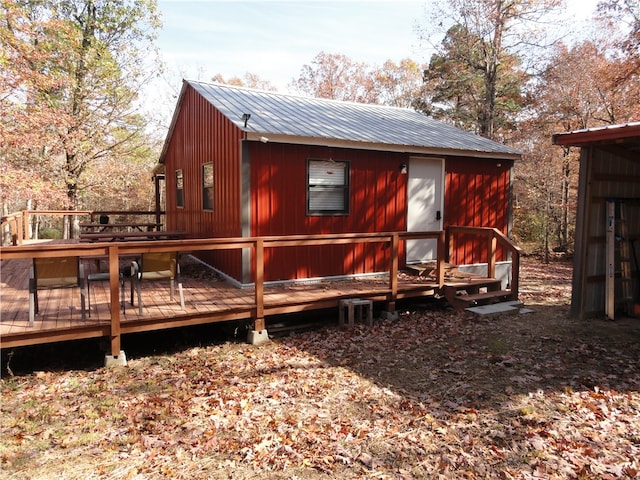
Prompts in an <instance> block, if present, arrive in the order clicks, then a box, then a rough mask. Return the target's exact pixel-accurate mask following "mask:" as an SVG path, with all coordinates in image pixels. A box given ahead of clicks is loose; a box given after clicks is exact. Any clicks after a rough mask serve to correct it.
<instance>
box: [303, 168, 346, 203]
mask: <svg viewBox="0 0 640 480" xmlns="http://www.w3.org/2000/svg"><path fill="white" fill-rule="evenodd" d="M307 213H308V214H310V215H341V214H347V213H349V163H348V162H345V161H336V160H309V161H308V163H307Z"/></svg>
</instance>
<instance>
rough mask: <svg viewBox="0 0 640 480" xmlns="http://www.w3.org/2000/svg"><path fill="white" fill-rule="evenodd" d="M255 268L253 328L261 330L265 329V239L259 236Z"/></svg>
mask: <svg viewBox="0 0 640 480" xmlns="http://www.w3.org/2000/svg"><path fill="white" fill-rule="evenodd" d="M254 250H255V255H254V258H255V260H254V270H255V272H256V273H255V275H256V279H255V303H256V312H255V315H254V318H253V329H254V330H255V331H256V332H260V331H262V330H264V329H265V322H264V239H262V238H257V239H256V241H255V245H254Z"/></svg>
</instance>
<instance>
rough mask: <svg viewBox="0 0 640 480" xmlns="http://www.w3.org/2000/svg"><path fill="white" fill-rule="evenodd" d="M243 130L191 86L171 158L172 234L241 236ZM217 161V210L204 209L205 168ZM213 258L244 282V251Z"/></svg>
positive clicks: (168, 172) (167, 164) (169, 204)
mask: <svg viewBox="0 0 640 480" xmlns="http://www.w3.org/2000/svg"><path fill="white" fill-rule="evenodd" d="M241 139H242V132H241V131H240V130H239V129H238V128H237V127H236V126H235V125H234V124H233V123H232V122H230V121H229V120H227V119H226V118H225V117H224V116H223V115H222V114H221V113H220V112H219V111H217V110H216V109H214V108H213V107H212V106H211V104H210V103H209V102H207V101H206V100H205V99H204V98H202V97H201V96H200V95H198V94H197V93H196V92H195V91H194V90H193V89H192V88H191V87H188V88H187V91H186V92H185V96H184V98H183V102H182V105H181V107H180V112H179V116H178V118H177V121H176V124H175V126H174V129H173V133H172V136H171V139H170V143H169V145H168V148H167V154H166V157H165V168H166V192H167V195H166V212H167V215H166V221H167V229H168V230H178V231H185V232H188V233H189V236H190V237H196V238H197V237H236V236H240V234H241V225H240V185H241V180H240V141H241ZM208 162H213V178H214V183H213V195H214V200H213V210H212V211H205V210H203V208H202V173H201V169H202V165H203V164H204V163H208ZM180 168H181V169H182V170H183V176H184V208H178V207H176V197H175V171H176V169H180ZM207 260H209V261H211V262H213V263H214V264H215V265H216V266H217V267H218V268H220V269H221V270H223V271H225V272H227V273H229V274H230V275H232V276H234V277H236V278H239V276H240V269H241V262H240V252H237V251H235V252H231V251H229V252H225V251H219V252H216V253H215V255H211V256H210V257H209V258H207Z"/></svg>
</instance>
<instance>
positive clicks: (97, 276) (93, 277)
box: [87, 262, 138, 317]
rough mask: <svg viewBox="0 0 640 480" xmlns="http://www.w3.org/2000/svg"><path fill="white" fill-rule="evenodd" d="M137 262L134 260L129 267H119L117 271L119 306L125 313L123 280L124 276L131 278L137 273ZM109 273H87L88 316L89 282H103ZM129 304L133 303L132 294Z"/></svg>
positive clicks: (108, 276)
mask: <svg viewBox="0 0 640 480" xmlns="http://www.w3.org/2000/svg"><path fill="white" fill-rule="evenodd" d="M137 268H138V264H137V263H136V262H131V266H129V267H121V268H120V271H119V272H118V281H119V283H120V297H121V298H120V308H122V313H126V301H125V293H124V281H125V278H133V277H134V276H136V275H137ZM109 280H110V274H109V272H97V273H90V274H89V275H87V295H88V297H89V308H88V310H89V317H91V283H93V282H103V281H107V282H108V281H109ZM131 304H132V305H133V295H132V296H131Z"/></svg>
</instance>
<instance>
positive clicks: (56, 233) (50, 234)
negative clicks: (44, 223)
mask: <svg viewBox="0 0 640 480" xmlns="http://www.w3.org/2000/svg"><path fill="white" fill-rule="evenodd" d="M38 233H39V235H38V236H39V237H40V238H42V239H57V238H62V232H61V231H60V230H58V229H55V228H41V229H40V231H39V232H38Z"/></svg>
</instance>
